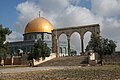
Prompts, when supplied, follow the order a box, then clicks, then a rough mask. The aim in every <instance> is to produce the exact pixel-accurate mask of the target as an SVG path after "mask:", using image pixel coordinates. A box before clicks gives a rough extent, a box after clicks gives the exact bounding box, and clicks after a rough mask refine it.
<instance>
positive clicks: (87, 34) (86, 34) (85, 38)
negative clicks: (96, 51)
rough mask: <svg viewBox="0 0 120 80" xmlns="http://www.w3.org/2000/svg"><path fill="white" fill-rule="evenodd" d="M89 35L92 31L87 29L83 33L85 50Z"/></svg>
mask: <svg viewBox="0 0 120 80" xmlns="http://www.w3.org/2000/svg"><path fill="white" fill-rule="evenodd" d="M91 35H92V33H91V32H90V31H87V32H86V33H85V34H84V51H86V50H85V49H86V46H87V45H88V42H89V41H90V39H91Z"/></svg>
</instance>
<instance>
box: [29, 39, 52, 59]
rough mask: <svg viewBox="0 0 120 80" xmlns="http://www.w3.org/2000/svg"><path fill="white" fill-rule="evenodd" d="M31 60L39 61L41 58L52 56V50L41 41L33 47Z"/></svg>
mask: <svg viewBox="0 0 120 80" xmlns="http://www.w3.org/2000/svg"><path fill="white" fill-rule="evenodd" d="M30 56H31V58H30V59H33V58H34V59H38V58H40V57H42V58H45V57H49V56H50V48H49V47H48V46H47V44H46V43H45V42H44V41H42V40H41V39H39V40H38V41H37V42H36V43H35V44H34V46H33V49H32V53H31V54H30Z"/></svg>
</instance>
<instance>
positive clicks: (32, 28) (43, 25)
mask: <svg viewBox="0 0 120 80" xmlns="http://www.w3.org/2000/svg"><path fill="white" fill-rule="evenodd" d="M51 30H53V26H52V24H51V23H50V22H49V21H48V20H46V19H45V18H43V17H39V18H35V19H34V20H32V21H30V22H29V23H28V24H27V26H26V28H25V31H24V34H26V33H32V32H48V33H51Z"/></svg>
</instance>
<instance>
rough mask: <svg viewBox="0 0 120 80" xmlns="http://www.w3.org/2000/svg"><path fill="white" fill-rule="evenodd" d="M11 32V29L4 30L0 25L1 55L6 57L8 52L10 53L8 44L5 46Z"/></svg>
mask: <svg viewBox="0 0 120 80" xmlns="http://www.w3.org/2000/svg"><path fill="white" fill-rule="evenodd" d="M10 33H11V31H10V30H9V28H4V27H3V26H2V25H0V55H1V56H3V55H5V53H6V51H8V44H4V42H5V41H6V35H9V34H10Z"/></svg>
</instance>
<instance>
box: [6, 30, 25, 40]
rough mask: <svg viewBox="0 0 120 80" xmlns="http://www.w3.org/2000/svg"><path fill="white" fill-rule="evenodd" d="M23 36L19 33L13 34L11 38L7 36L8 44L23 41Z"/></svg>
mask: <svg viewBox="0 0 120 80" xmlns="http://www.w3.org/2000/svg"><path fill="white" fill-rule="evenodd" d="M22 38H23V36H22V35H21V34H20V33H18V32H12V33H11V34H10V35H9V36H8V35H6V41H7V42H14V41H21V40H22Z"/></svg>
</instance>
